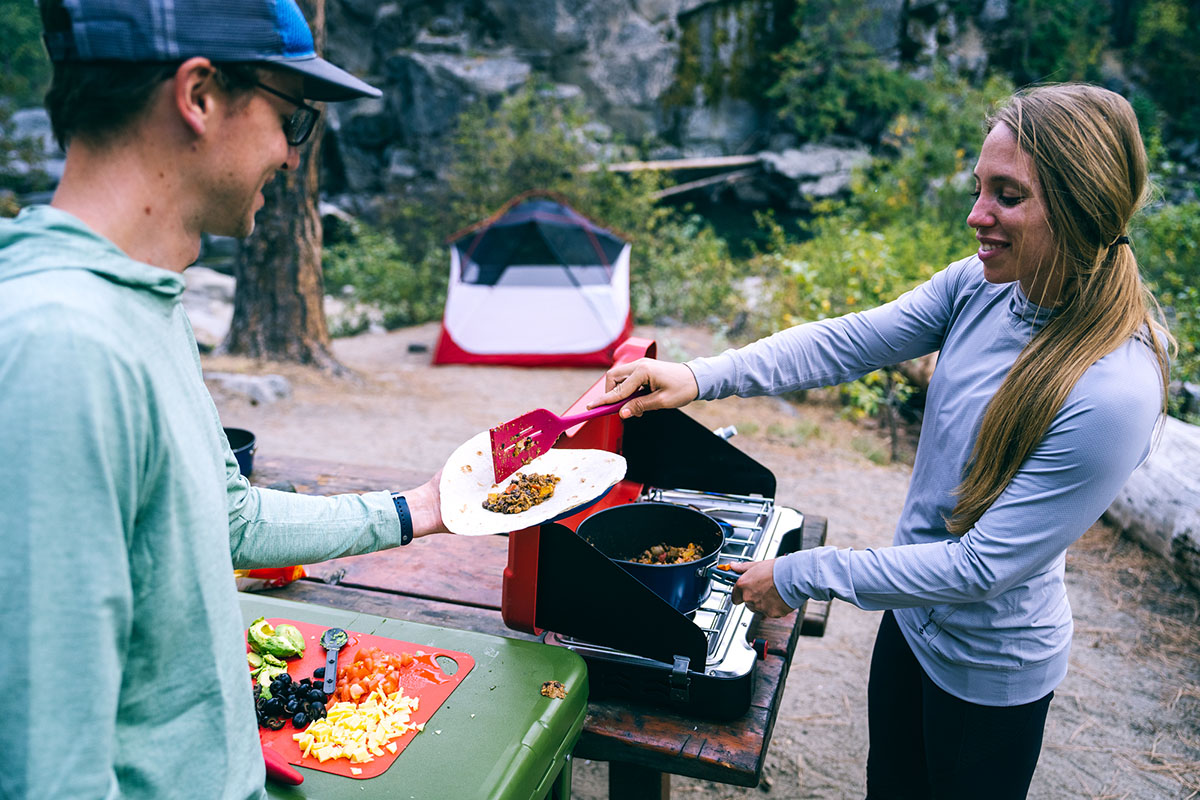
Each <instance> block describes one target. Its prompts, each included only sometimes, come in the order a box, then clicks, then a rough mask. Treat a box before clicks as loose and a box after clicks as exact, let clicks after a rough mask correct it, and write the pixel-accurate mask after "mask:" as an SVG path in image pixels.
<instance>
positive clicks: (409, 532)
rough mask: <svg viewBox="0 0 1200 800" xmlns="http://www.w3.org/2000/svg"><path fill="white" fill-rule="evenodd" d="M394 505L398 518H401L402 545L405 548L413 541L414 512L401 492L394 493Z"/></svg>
mask: <svg viewBox="0 0 1200 800" xmlns="http://www.w3.org/2000/svg"><path fill="white" fill-rule="evenodd" d="M392 503H394V504H395V506H396V516H398V517H400V545H401V546H404V545H406V544H408V543H409V542H411V541H412V540H413V524H412V512H411V511H409V510H408V501H407V500H405V499H404V495H402V494H400V493H399V492H392Z"/></svg>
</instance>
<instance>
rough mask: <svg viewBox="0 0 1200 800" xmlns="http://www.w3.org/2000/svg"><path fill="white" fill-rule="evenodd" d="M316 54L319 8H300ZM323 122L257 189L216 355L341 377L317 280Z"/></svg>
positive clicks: (314, 0)
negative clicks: (296, 159)
mask: <svg viewBox="0 0 1200 800" xmlns="http://www.w3.org/2000/svg"><path fill="white" fill-rule="evenodd" d="M300 5H301V7H302V8H303V10H304V12H305V15H306V16H307V17H308V19H309V23H310V25H311V27H312V30H313V39H314V40H315V42H316V45H317V52H318V53H320V52H321V51H322V50H323V49H324V44H325V41H324V40H325V0H301V2H300ZM324 132H325V125H324V117H321V119H319V120H318V121H317V126H316V128H315V129H314V130H313V133H312V136H311V137H309V140H308V142H306V143H305V144H304V145H303V146H302V147H301V149H300V165H299V167H297V169H295V170H288V171H281V172H280V173H278V174H277V175H276V176H275V179H274V180H273V181H271V182H270V183H269V184H267V186H266V187H264V188H263V197H264V198H265V200H266V204H265V205H264V206H263V208H262V209H261V210H260V211H259V212H258V216H257V217H256V224H255V228H254V232H253V233H252V234H251V235H250V236H249V237H247V238H246V239H245V240H244V241H243V242H242V244H241V247H240V248H239V252H238V257H237V259H236V260H235V263H234V276H235V278H236V279H237V288H236V290H235V292H234V298H233V322H232V324H231V325H230V328H229V334H228V335H227V336H226V337H225V341H224V342H223V343H222V345H221V351H222V352H225V353H231V354H234V355H247V356H254V357H258V358H269V359H272V360H276V361H295V362H299V363H301V364H314V365H316V366H318V367H320V368H321V369H325V370H329V371H332V372H335V373H339V374H340V373H342V372H344V371H345V368H344V367H342V366H341V365H340V364H339V363H338V362H337V360H336V359H335V358H334V357H333V353H332V351H331V349H330V338H329V327H328V325H327V324H326V321H325V309H324V304H323V301H324V296H325V287H324V280H323V278H322V274H321V218H320V215H319V214H318V212H317V198H318V193H319V188H318V167H319V164H318V161H319V157H320V152H321V139H322V138H323V136H324Z"/></svg>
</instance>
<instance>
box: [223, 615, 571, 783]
mask: <svg viewBox="0 0 1200 800" xmlns="http://www.w3.org/2000/svg"><path fill="white" fill-rule="evenodd" d="M241 604H242V613H243V615H244V617H245V621H246V624H247V625H249V624H250V622H251V621H253V620H254V619H256V618H257V617H260V616H263V617H268V618H271V617H279V618H284V619H294V620H300V621H302V622H311V623H313V624H316V625H325V626H329V627H335V626H336V627H339V628H345V629H346V630H351V631H357V632H359V633H369V634H373V635H375V636H385V637H388V638H391V639H399V640H401V641H407V642H414V643H418V644H428V645H431V646H437V647H441V648H444V649H447V650H457V651H459V652H463V653H467V654H469V655H470V656H471V657H473V658H474V659H475V667H474V669H472V670H471V672H470V673H469V674H468V675H467V676H466V677H465V678H464V679H463V681H462V683H460V684H459V685H458V686H457V687H456V688H455V690H454V692H453V693H452V694H451V695H450V696H449V697H448V698H447V699H446V701H445V702H444V703H442V705H441V707H440V708H439V709H438V711H437V713H436V714H434V715H433V718H432V719H430V720H429V722H428V724H426V726H425V730H424V731H423V732H422V733H420V734H418V735H417V736H416V738H415V739H413V741H412V742H411V743H410V744H409V745H408V746H407V747H405V748H404V750H403V752H401V753H400V755H399V757H398V758H397V759H396V761H395V763H394V764H392V766H391V768H390V769H388V771H387V772H384V773H383V774H382V775H379V776H378V777H375V778H371V779H369V780H358V779H355V778H347V777H342V776H340V775H332V774H330V773H327V772H321V771H318V770H312V769H306V768H304V767H297V768H296V769H298V770H299V771H300V773H301V774H303V775H304V782H303V783H302V784H300V785H299V786H281V785H279V784H275V783H272V782H270V781H268V783H267V794H268V796H270V797H274V798H322V800H349V799H350V798H361V799H362V800H373V798H388V800H473V798H480V800H484V799H485V798H486V799H487V800H493V799H494V800H500V799H501V798H521V800H527V799H529V798H541V797H543V796H544V795H545V794H546V793H547V791H548V790H549V789H550V787H551V785H552V784H553V782H554V780H555V777H556V776H557V775H558V773H559V770H560V769H561V768H562V766H563V764H564V763H566V759H567V756H568V754H569V753H570V752H571V749H572V748H573V747H574V745H575V742H576V740H577V739H578V738H579V733H580V731H581V730H583V721H584V717H585V716H586V714H587V688H588V683H587V667H586V665H585V664H584V662H583V659H581V658H580V657H579V656H577V655H576V654H575V653H572V652H571V651H569V650H566V649H564V648H561V647H552V646H550V645H545V644H540V643H537V642H527V641H521V640H517V639H506V638H504V637H501V636H492V635H489V634H484V633H475V632H473V631H459V630H453V629H451V628H439V627H434V626H431V625H422V624H419V623H416V622H406V621H403V620H387V619H384V618H382V617H376V616H372V615H370V614H358V613H356V612H353V611H345V610H341V609H334V608H326V607H324V606H315V605H310V604H307V603H295V602H292V601H289V600H279V599H276V598H272V597H262V596H258V595H253V594H242V595H241ZM548 680H556V681H560V682H561V683H562V684H563V685H564V686H566V687H567V689H568V694H567V697H566V698H565V699H562V700H553V699H550V698H547V697H543V696H542V694H541V691H540V690H541V685H542V682H543V681H548Z"/></svg>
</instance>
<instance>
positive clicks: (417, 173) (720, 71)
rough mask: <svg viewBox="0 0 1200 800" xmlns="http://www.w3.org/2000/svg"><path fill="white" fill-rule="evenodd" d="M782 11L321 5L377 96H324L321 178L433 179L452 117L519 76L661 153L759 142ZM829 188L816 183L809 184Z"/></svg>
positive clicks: (763, 7)
mask: <svg viewBox="0 0 1200 800" xmlns="http://www.w3.org/2000/svg"><path fill="white" fill-rule="evenodd" d="M876 2H879V3H882V4H883V5H886V6H887V12H886V13H885V14H884V15H882V16H881V20H882V22H881V24H882V25H883V32H881V33H879V35H878V36H875V37H873V38H877V39H879V40H880V42H881V46H882V47H884V48H885V49H886V48H893V47H894V43H895V40H896V38H897V37H896V33H895V31H894V27H895V9H898V8H899V5H898V2H899V0H876ZM794 6H795V4H794V0H732V2H730V1H728V0H726V1H725V2H713V1H712V0H630V2H623V3H613V2H610V1H609V0H472V1H470V2H468V0H445V1H444V2H439V3H425V2H417V0H398V1H397V2H384V3H380V2H371V1H370V0H329V3H328V4H327V20H328V23H327V30H328V45H327V57H328V58H330V59H331V60H332V61H334V62H335V63H338V64H340V65H342V66H345V67H346V68H348V69H350V70H351V71H354V72H356V73H358V74H360V75H362V76H363V77H364V78H366V79H367V80H368V81H370V82H371V83H373V84H374V85H376V86H379V87H380V88H381V89H382V90H383V92H384V96H383V97H382V98H380V99H378V100H363V101H358V102H354V103H342V104H338V105H336V106H330V107H329V109H328V111H327V114H328V118H329V136H328V137H327V138H328V140H329V144H328V145H327V146H328V147H329V152H330V154H331V155H330V157H329V159H328V160H327V164H326V169H327V172H328V173H330V175H329V180H327V181H326V183H325V186H326V189H327V191H329V192H330V193H335V194H346V193H348V194H350V195H352V196H356V197H360V198H361V197H362V196H370V195H378V194H387V193H390V192H394V191H397V190H399V189H400V188H409V189H411V188H412V187H413V186H414V185H415V186H418V187H419V185H420V184H422V183H432V182H435V181H436V180H437V179H438V169H439V165H440V164H442V163H444V159H442V158H440V157H439V152H440V150H441V148H442V146H443V145H444V143H445V140H446V137H447V136H448V135H449V134H450V133H451V132H452V131H453V128H454V126H455V122H456V118H457V116H458V114H459V113H460V112H462V111H463V110H465V109H467V108H470V107H472V106H474V105H475V104H477V103H480V102H483V103H487V104H489V105H492V106H494V105H496V104H497V103H499V102H500V100H501V99H502V98H503V97H504V96H505V95H507V94H509V93H511V92H513V91H514V90H515V89H517V88H519V87H521V86H523V85H525V84H526V83H527V82H529V81H530V80H531V79H532V80H536V81H538V82H539V83H540V84H544V85H547V86H550V87H553V91H555V92H557V94H558V95H559V96H562V97H578V98H580V99H582V101H583V102H584V104H585V106H586V107H587V109H588V111H589V113H590V114H591V115H592V116H593V117H594V118H595V119H596V120H597V122H598V123H599V124H598V125H597V126H596V127H597V128H598V129H599V130H602V131H605V132H612V133H614V134H616V135H618V136H620V137H621V138H623V139H624V140H626V141H632V142H649V143H651V144H652V145H656V146H657V147H658V155H657V156H656V157H659V158H663V157H665V158H686V157H693V156H710V155H731V154H748V153H756V152H760V151H762V150H764V149H767V148H768V147H769V144H770V141H771V137H772V134H774V133H776V131H775V130H774V129H775V128H776V127H778V125H777V123H776V121H775V119H774V117H773V116H772V115H771V114H770V113H769V112H768V111H767V109H766V105H765V99H764V94H763V93H764V91H765V89H766V88H767V87H766V86H764V85H762V83H761V82H758V78H759V75H760V73H761V70H762V67H763V65H765V64H767V63H768V61H769V53H770V52H772V51H773V50H776V49H778V48H779V47H780V46H782V44H783V43H784V42H785V41H787V39H788V38H789V36H790V30H791V29H790V25H791V15H792V13H793V10H794ZM893 6H894V7H895V9H893V8H892V7H893ZM888 31H890V33H888ZM790 143H791V142H788V144H790ZM839 163H840V162H839ZM826 171H828V170H825V171H823V172H822V174H823V173H824V172H826ZM764 179H765V180H767V181H768V182H771V183H776V182H778V181H779V180H781V179H783V180H786V177H784V178H781V177H780V175H779V174H776V175H770V176H764ZM834 183H835V184H836V181H835V182H834ZM829 185H833V184H827V183H821V182H819V181H818V182H817V183H815V184H813V185H812V186H810V187H809V191H811V190H813V189H816V190H817V191H823V190H824V189H825V188H826V187H827V186H829ZM835 190H836V188H835ZM791 193H792V192H791V189H790V188H789V189H788V191H786V192H784V194H791ZM779 194H780V192H779V190H778V189H777V188H772V189H771V190H770V191H760V192H759V193H758V195H755V194H754V193H753V192H750V193H749V195H753V196H764V197H766V196H770V197H772V198H775V197H778V196H779ZM356 205H360V207H361V206H362V205H365V204H356Z"/></svg>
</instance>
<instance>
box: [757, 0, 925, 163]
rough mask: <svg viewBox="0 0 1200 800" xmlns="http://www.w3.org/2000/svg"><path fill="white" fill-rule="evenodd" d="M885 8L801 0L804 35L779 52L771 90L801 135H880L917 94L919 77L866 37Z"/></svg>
mask: <svg viewBox="0 0 1200 800" xmlns="http://www.w3.org/2000/svg"><path fill="white" fill-rule="evenodd" d="M878 16H879V11H878V9H873V8H870V7H869V6H867V5H864V4H862V3H859V2H856V0H797V1H796V10H795V14H794V17H793V23H794V25H795V27H796V30H797V35H796V38H795V40H793V41H792V42H791V43H790V44H788V45H787V46H785V47H784V48H783V49H781V50H780V51H779V52H778V53H777V54H776V55H775V59H776V63H777V66H778V69H779V80H778V82H777V83H775V84H774V85H773V86H772V87H771V88H770V89H768V90H767V97H768V98H769V99H771V100H772V101H774V102H775V104H776V108H777V113H778V115H779V117H780V118H781V119H782V120H784V121H786V122H787V123H788V124H789V125H790V126H791V127H792V128H793V129H794V130H795V131H796V132H797V133H798V134H799V135H800V136H801V138H804V139H810V140H816V139H823V138H825V137H827V136H829V135H831V134H845V135H849V136H854V137H858V138H861V139H865V140H868V141H871V140H874V139H875V138H876V136H878V135H879V132H880V131H881V130H882V129H883V127H884V126H885V125H886V123H887V121H888V120H889V119H891V118H892V116H893V115H895V114H896V113H897V112H899V111H901V110H903V109H905V108H908V107H909V106H910V105H911V104H912V102H913V101H914V100H915V99H916V97H917V94H918V92H919V89H920V84H919V82H918V81H916V80H915V79H914V78H911V77H909V76H908V75H907V74H906V73H905V72H903V71H902V70H899V69H897V68H896V65H894V64H889V63H888V62H886V61H885V60H884V59H882V58H880V57H879V53H878V52H877V51H876V50H875V48H874V46H873V45H871V44H870V43H869V42H868V41H867V40H866V39H865V38H864V33H865V32H866V31H867V30H868V29H869V28H871V27H872V26H873V25H875V24H876V23H877V19H878Z"/></svg>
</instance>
